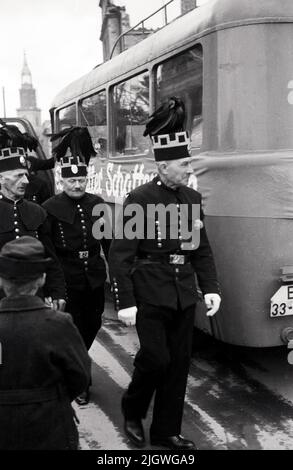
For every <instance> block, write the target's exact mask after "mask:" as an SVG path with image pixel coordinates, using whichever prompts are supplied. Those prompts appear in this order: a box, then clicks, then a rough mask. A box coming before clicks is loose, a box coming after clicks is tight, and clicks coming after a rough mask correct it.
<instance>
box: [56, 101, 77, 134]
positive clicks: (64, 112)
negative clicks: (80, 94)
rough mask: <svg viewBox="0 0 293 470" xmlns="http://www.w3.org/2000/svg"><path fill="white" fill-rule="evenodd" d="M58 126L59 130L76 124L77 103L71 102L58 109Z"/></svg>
mask: <svg viewBox="0 0 293 470" xmlns="http://www.w3.org/2000/svg"><path fill="white" fill-rule="evenodd" d="M57 126H58V130H59V131H62V129H66V127H70V126H76V107H75V104H71V105H70V106H67V107H66V108H62V109H60V110H59V111H58V116H57Z"/></svg>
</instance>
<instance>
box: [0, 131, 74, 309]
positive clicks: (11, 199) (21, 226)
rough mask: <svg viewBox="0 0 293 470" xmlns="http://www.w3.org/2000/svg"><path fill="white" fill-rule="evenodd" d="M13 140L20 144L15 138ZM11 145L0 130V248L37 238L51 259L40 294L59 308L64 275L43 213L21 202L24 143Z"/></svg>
mask: <svg viewBox="0 0 293 470" xmlns="http://www.w3.org/2000/svg"><path fill="white" fill-rule="evenodd" d="M17 138H18V140H17V142H18V143H21V142H20V141H19V139H20V137H19V135H18V136H17ZM14 145H15V144H14V141H13V135H11V134H10V133H8V131H7V130H6V129H5V128H0V185H1V192H0V248H1V247H2V246H3V245H4V244H5V243H6V242H8V241H11V240H14V239H18V238H19V237H20V236H23V235H31V236H34V237H36V238H38V239H39V240H40V241H41V242H42V243H43V245H44V246H45V250H46V253H47V255H48V256H50V257H52V258H53V259H54V263H52V264H51V265H50V266H49V268H48V273H47V278H46V283H45V286H44V289H43V293H44V295H45V297H46V298H47V300H48V302H49V303H50V304H51V303H52V305H53V306H54V307H55V308H59V309H63V308H64V305H65V300H64V299H65V284H64V275H63V272H62V269H61V266H60V264H59V262H58V259H57V258H56V255H55V253H54V247H53V245H52V242H51V240H50V237H49V232H48V223H47V214H46V212H45V210H44V209H43V208H41V207H40V206H39V205H37V204H35V203H33V202H31V201H27V200H26V199H24V195H25V190H26V187H27V184H28V174H29V170H28V164H27V153H26V148H25V145H26V143H25V140H24V141H23V145H24V147H20V146H18V147H15V146H14ZM1 295H3V293H2V294H1Z"/></svg>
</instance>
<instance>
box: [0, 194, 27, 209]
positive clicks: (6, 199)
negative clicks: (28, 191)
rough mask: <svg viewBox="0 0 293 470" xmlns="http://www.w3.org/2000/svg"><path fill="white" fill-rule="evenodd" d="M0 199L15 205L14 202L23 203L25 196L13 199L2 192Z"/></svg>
mask: <svg viewBox="0 0 293 470" xmlns="http://www.w3.org/2000/svg"><path fill="white" fill-rule="evenodd" d="M0 201H4V202H8V204H12V205H13V206H14V204H17V205H18V204H21V203H22V202H23V198H21V199H18V200H17V201H13V200H12V199H9V198H8V197H5V196H3V194H2V193H0Z"/></svg>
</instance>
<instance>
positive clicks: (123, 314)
mask: <svg viewBox="0 0 293 470" xmlns="http://www.w3.org/2000/svg"><path fill="white" fill-rule="evenodd" d="M136 313H137V307H135V306H134V307H128V308H122V309H121V310H119V311H118V319H119V320H120V321H122V322H123V323H124V324H125V325H126V326H133V325H135V321H136Z"/></svg>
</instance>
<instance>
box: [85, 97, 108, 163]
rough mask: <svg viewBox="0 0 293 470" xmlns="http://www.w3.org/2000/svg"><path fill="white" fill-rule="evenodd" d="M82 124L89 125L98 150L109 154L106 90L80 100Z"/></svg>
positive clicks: (102, 154)
mask: <svg viewBox="0 0 293 470" xmlns="http://www.w3.org/2000/svg"><path fill="white" fill-rule="evenodd" d="M79 113H80V119H81V125H82V126H87V127H88V130H89V132H90V134H91V137H92V139H93V144H94V147H95V150H96V152H97V153H98V154H99V155H101V156H106V154H107V103H106V92H105V91H101V92H100V93H97V94H95V95H92V96H89V97H88V98H85V99H83V100H82V101H81V102H80V106H79Z"/></svg>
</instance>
